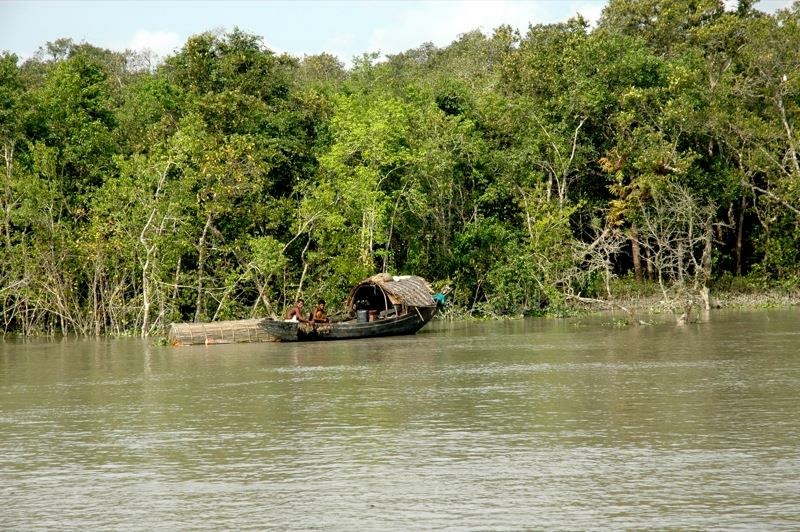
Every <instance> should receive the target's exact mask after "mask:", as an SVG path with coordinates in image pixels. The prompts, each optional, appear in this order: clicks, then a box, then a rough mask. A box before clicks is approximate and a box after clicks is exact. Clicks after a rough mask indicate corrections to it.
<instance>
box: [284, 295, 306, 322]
mask: <svg viewBox="0 0 800 532" xmlns="http://www.w3.org/2000/svg"><path fill="white" fill-rule="evenodd" d="M304 304H305V301H303V299H302V298H301V299H298V300H297V301H295V302H294V306H293V307H292V308H290V309H289V312H287V313H286V318H285V319H286V321H300V322H303V323H305V322H306V321H308V320H306V319H305V318H304V317H303V305H304Z"/></svg>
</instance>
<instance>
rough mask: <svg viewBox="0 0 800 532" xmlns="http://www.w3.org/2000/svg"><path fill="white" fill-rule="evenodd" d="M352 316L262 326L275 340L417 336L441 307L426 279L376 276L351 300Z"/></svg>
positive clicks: (357, 289) (356, 290)
mask: <svg viewBox="0 0 800 532" xmlns="http://www.w3.org/2000/svg"><path fill="white" fill-rule="evenodd" d="M345 308H347V309H349V310H350V313H349V315H348V317H347V318H346V319H345V320H342V321H333V322H331V323H299V322H292V321H285V320H275V319H265V320H263V321H262V322H261V324H260V326H261V327H262V328H263V329H264V330H265V331H266V332H267V333H268V334H269V335H270V336H273V337H274V340H275V341H279V342H295V341H304V340H344V339H354V338H374V337H378V336H395V335H401V334H414V333H416V332H417V331H419V330H420V329H421V328H422V327H424V326H425V324H426V323H428V322H429V321H430V320H431V318H433V316H434V315H435V314H436V310H437V304H436V302H435V301H434V299H433V297H432V295H431V289H430V287H429V286H428V283H427V282H425V280H424V279H422V278H421V277H417V276H400V277H394V276H391V275H388V274H378V275H374V276H372V277H370V278H368V279H365V280H364V281H362V282H360V283H359V284H358V285H356V286H355V287H354V288H353V289H352V290H351V291H350V295H349V297H348V298H347V303H346V307H345Z"/></svg>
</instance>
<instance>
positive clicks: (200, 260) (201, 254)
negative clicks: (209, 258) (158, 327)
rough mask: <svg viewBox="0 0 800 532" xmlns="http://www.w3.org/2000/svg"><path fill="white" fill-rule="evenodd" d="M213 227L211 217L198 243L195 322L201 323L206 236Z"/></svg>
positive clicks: (209, 216)
mask: <svg viewBox="0 0 800 532" xmlns="http://www.w3.org/2000/svg"><path fill="white" fill-rule="evenodd" d="M209 227H211V215H210V214H209V215H208V216H207V218H206V225H205V226H204V227H203V234H201V235H200V240H199V241H198V242H197V253H198V257H197V300H196V301H195V311H194V321H195V323H197V322H198V321H200V317H201V315H202V309H203V274H204V271H203V269H204V267H205V263H206V236H208V229H209Z"/></svg>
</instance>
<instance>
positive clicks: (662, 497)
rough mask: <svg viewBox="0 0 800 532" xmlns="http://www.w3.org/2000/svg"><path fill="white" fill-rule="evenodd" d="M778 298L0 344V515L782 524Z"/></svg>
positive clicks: (789, 461) (50, 519)
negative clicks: (633, 324) (681, 313)
mask: <svg viewBox="0 0 800 532" xmlns="http://www.w3.org/2000/svg"><path fill="white" fill-rule="evenodd" d="M799 316H800V312H799V311H798V310H796V309H790V310H776V311H759V312H719V313H715V314H713V315H712V316H711V321H710V322H709V323H704V324H698V325H691V326H687V327H680V328H679V327H675V326H673V325H669V324H656V325H653V326H650V327H638V328H616V327H614V325H613V320H612V319H611V318H608V317H600V318H589V319H574V320H526V321H509V322H493V323H479V324H475V323H456V324H439V323H434V324H432V326H430V328H426V329H425V330H424V331H423V332H421V333H420V334H418V335H416V336H414V337H400V338H387V339H378V340H358V341H348V342H333V343H313V344H274V345H273V344H269V345H263V344H262V345H232V346H209V347H202V346H201V347H186V348H180V349H174V348H166V347H155V346H152V345H149V344H146V343H144V342H140V341H135V340H117V341H99V342H83V341H63V342H56V343H44V342H26V343H19V342H17V343H6V344H0V497H2V500H3V504H2V505H1V506H0V526H2V527H3V528H4V529H9V528H12V529H31V528H37V529H38V528H44V527H56V528H145V529H150V528H156V527H157V528H167V527H178V528H192V529H203V528H213V529H218V528H256V527H257V528H277V529H287V528H288V529H309V528H326V529H327V528H335V529H359V530H360V529H377V528H380V529H386V528H391V529H413V528H420V527H424V528H459V529H463V528H490V529H498V528H500V529H509V528H512V529H520V528H526V529H530V528H569V529H575V528H578V529H586V528H614V529H618V528H760V529H763V528H769V529H777V528H785V529H796V528H798V527H800V448H798V443H797V442H798V441H800V410H799V409H798V404H800V357H799V356H798V355H800V349H798V346H800V327H798V317H799Z"/></svg>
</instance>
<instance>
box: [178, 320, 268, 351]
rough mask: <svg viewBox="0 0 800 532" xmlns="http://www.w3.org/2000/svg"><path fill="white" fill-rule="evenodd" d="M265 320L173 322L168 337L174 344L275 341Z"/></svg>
mask: <svg viewBox="0 0 800 532" xmlns="http://www.w3.org/2000/svg"><path fill="white" fill-rule="evenodd" d="M264 320H265V318H255V319H250V320H231V321H216V322H212V323H173V324H172V326H171V327H170V328H169V333H168V334H167V339H168V340H169V343H170V344H172V345H174V346H181V345H212V344H236V343H252V342H274V341H275V340H276V338H275V336H273V335H272V334H270V333H269V332H268V331H267V330H266V329H265V328H264V324H263V322H264Z"/></svg>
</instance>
